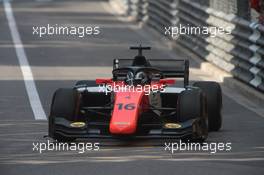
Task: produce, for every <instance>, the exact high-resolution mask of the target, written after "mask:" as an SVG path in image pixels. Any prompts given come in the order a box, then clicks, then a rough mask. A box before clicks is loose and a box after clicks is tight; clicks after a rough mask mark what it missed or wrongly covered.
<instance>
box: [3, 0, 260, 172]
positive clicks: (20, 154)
mask: <svg viewBox="0 0 264 175" xmlns="http://www.w3.org/2000/svg"><path fill="white" fill-rule="evenodd" d="M11 6H12V9H13V12H14V16H15V20H16V23H17V28H18V32H19V34H20V37H21V41H22V43H23V46H24V49H25V53H26V56H27V59H28V62H29V65H30V67H31V70H32V74H33V77H34V83H35V85H36V89H37V93H38V95H39V97H40V101H41V104H42V106H43V109H44V111H45V113H46V116H48V113H49V106H50V102H51V97H52V94H53V92H54V91H55V90H56V89H57V88H59V87H72V86H73V85H74V83H75V81H76V80H78V79H88V80H91V84H94V81H93V79H95V78H96V77H107V76H110V75H111V74H110V71H111V65H112V59H113V58H132V56H133V55H134V52H132V51H128V49H127V48H128V46H130V45H134V44H137V43H143V44H146V45H151V46H152V47H153V51H151V52H148V53H146V54H147V57H151V58H165V57H166V58H172V57H173V58H182V57H186V55H184V54H183V53H181V52H180V51H178V54H177V55H175V52H172V51H171V50H170V49H168V48H167V46H166V45H164V44H163V43H162V42H160V40H159V38H157V37H156V35H154V34H152V33H151V32H149V31H146V30H145V29H141V28H139V27H137V26H136V25H135V24H133V23H132V22H128V21H125V20H122V19H121V18H120V17H118V16H116V15H114V14H113V13H111V11H113V10H112V9H111V7H110V6H109V4H108V3H107V2H104V1H93V0H90V1H89V0H86V1H85V0H83V1H80V0H75V1H66V0H56V1H45V0H43V1H41V0H39V1H32V0H28V1H21V0H19V1H18V0H14V1H12V2H11ZM48 23H49V24H73V25H80V24H81V25H87V26H89V25H98V26H100V28H101V33H100V35H98V36H91V37H85V38H77V37H70V36H49V37H42V38H39V37H37V36H35V35H33V34H32V27H33V26H41V25H47V24H48ZM192 68H193V69H195V68H199V65H196V64H195V63H194V62H192ZM198 78H199V76H198V75H195V74H192V75H191V79H192V80H197V79H198ZM223 104H224V108H223V118H224V122H223V128H222V130H221V131H220V132H216V133H210V136H209V138H208V143H213V142H224V143H226V142H231V143H232V150H231V151H227V152H223V151H222V152H221V151H220V152H217V153H215V154H212V153H210V152H208V151H207V152H206V151H205V152H204V151H196V152H190V151H179V152H177V153H174V154H171V153H170V152H169V151H165V150H164V143H161V144H160V142H159V143H155V141H142V142H141V141H130V142H129V141H119V140H109V141H101V140H95V141H96V142H100V143H101V142H102V145H103V146H101V147H100V150H99V151H88V152H85V153H83V154H79V153H77V152H76V151H45V152H44V153H42V154H40V153H38V152H37V151H33V145H32V143H33V142H46V141H47V139H46V138H43V136H44V135H46V134H47V121H46V120H36V119H35V117H34V114H33V112H32V108H31V105H30V101H29V98H28V95H27V91H26V88H25V83H24V79H23V76H22V72H21V69H20V64H19V62H18V57H17V55H16V52H15V48H14V43H13V40H12V37H11V32H10V29H9V26H8V20H7V17H6V14H5V10H4V6H3V3H1V4H0V116H1V117H0V174H1V175H9V174H12V175H24V174H25V175H31V174H32V175H33V174H34V175H37V174H39V175H44V174H64V175H70V174H143V175H145V174H146V175H147V174H163V175H165V174H203V175H204V174H219V175H220V174H223V175H227V174H239V175H243V174H251V175H253V174H264V167H263V165H264V138H263V132H264V118H263V117H262V116H260V115H258V114H256V113H255V112H254V111H252V110H249V109H248V108H246V107H244V106H243V105H241V104H240V103H238V102H237V101H235V100H233V99H232V98H230V97H229V96H226V95H224V97H223Z"/></svg>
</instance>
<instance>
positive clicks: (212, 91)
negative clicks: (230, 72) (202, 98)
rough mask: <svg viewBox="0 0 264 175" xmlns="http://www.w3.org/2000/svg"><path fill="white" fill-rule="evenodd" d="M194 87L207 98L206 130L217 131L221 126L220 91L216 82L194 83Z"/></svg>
mask: <svg viewBox="0 0 264 175" xmlns="http://www.w3.org/2000/svg"><path fill="white" fill-rule="evenodd" d="M193 86H195V87H199V88H200V89H201V90H202V91H203V93H204V94H205V95H206V98H207V109H208V128H209V131H218V130H219V129H220V128H221V126H222V113H221V110H222V91H221V87H220V85H219V84H218V83H216V82H211V81H204V82H195V83H194V84H193Z"/></svg>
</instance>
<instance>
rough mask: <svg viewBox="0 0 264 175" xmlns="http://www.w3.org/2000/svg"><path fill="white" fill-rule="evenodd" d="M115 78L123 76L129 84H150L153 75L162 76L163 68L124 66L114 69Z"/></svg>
mask: <svg viewBox="0 0 264 175" xmlns="http://www.w3.org/2000/svg"><path fill="white" fill-rule="evenodd" d="M113 76H114V79H117V78H118V77H122V78H123V79H124V80H125V81H126V83H127V84H129V85H136V84H142V85H145V84H150V82H151V80H152V78H153V77H159V78H162V77H163V74H162V72H161V70H159V69H157V68H154V67H134V66H132V67H123V68H117V69H114V70H113Z"/></svg>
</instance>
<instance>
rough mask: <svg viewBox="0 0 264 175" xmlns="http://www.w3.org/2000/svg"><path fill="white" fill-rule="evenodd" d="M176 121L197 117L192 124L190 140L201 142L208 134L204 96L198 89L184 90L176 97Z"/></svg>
mask: <svg viewBox="0 0 264 175" xmlns="http://www.w3.org/2000/svg"><path fill="white" fill-rule="evenodd" d="M177 106H178V111H177V114H178V116H177V118H178V121H180V122H184V121H187V120H190V119H197V118H199V119H198V120H196V121H195V122H194V124H193V131H194V133H193V135H192V138H191V140H192V141H197V142H203V141H204V140H205V139H206V138H207V135H208V128H207V111H206V110H207V109H206V98H205V96H204V95H203V93H202V91H201V90H199V89H192V90H185V91H183V92H181V93H180V94H179V97H178V104H177Z"/></svg>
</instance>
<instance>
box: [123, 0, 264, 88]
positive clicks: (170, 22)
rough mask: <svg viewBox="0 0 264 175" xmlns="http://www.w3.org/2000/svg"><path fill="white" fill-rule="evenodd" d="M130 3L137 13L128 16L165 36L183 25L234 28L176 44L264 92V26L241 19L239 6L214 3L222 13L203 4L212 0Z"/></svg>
mask: <svg viewBox="0 0 264 175" xmlns="http://www.w3.org/2000/svg"><path fill="white" fill-rule="evenodd" d="M119 1H120V0H119ZM127 1H128V2H129V3H126V5H129V4H130V6H131V7H130V8H128V9H130V10H132V11H133V12H129V13H128V14H130V15H131V14H132V15H134V17H135V18H136V19H137V20H138V21H143V22H145V23H146V24H147V25H148V26H150V27H152V28H154V29H155V30H157V31H158V32H160V33H161V34H162V35H164V32H165V27H168V26H179V24H181V25H185V26H186V25H191V26H211V27H212V26H213V27H223V28H225V29H226V28H227V27H230V28H232V33H231V34H222V35H217V36H216V37H209V36H204V35H180V37H179V38H177V39H176V40H175V42H177V43H179V44H181V45H182V46H184V47H186V48H188V49H189V50H191V51H193V52H194V53H196V54H197V55H199V56H200V57H201V58H203V59H205V60H207V61H209V62H211V63H213V64H215V65H216V66H218V67H220V68H222V69H224V70H225V71H227V72H230V73H231V74H232V75H233V76H234V77H235V78H237V79H239V80H241V81H243V82H245V83H247V84H249V85H251V86H253V87H255V88H256V89H258V90H259V91H262V92H264V26H260V25H257V24H255V23H251V22H250V21H248V20H246V19H247V18H244V17H243V18H242V17H239V16H238V15H239V7H238V6H236V4H235V3H234V2H231V1H228V2H229V4H228V5H225V4H222V6H221V3H219V0H218V1H215V0H211V1H213V2H214V3H212V5H213V7H215V6H217V7H219V6H221V8H219V9H221V10H222V11H219V10H216V9H213V8H211V7H209V6H208V4H207V5H205V4H203V3H206V2H208V0H207V1H206V0H204V1H205V2H201V1H194V0H127ZM221 1H226V0H221ZM232 1H234V0H232ZM240 3H241V2H240ZM245 8H246V7H245ZM224 9H226V10H224Z"/></svg>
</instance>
